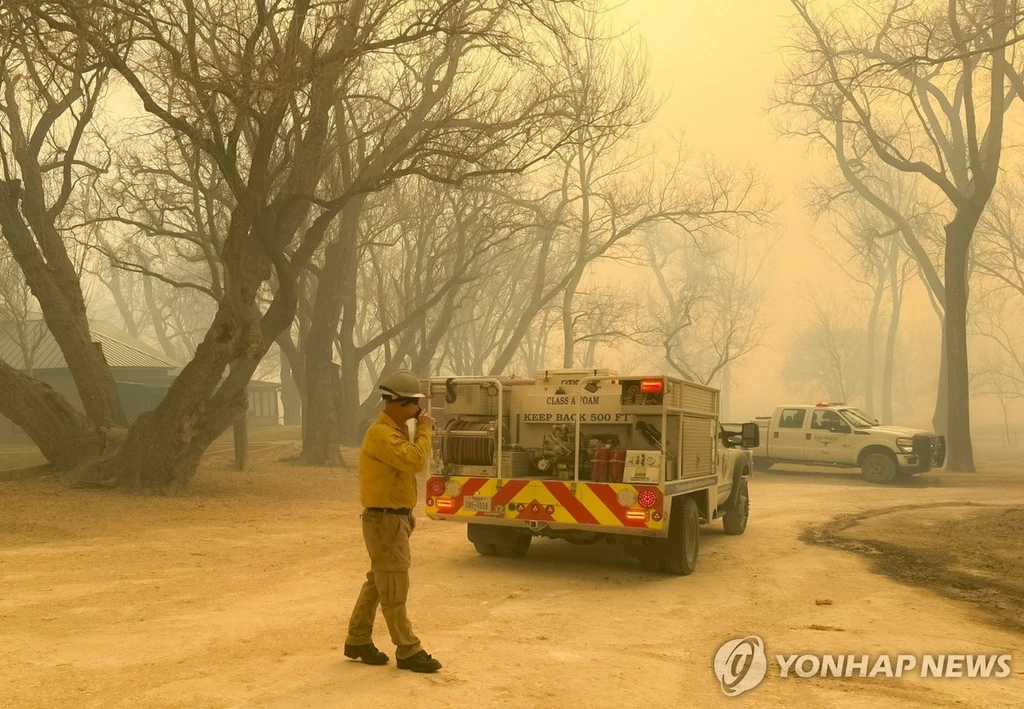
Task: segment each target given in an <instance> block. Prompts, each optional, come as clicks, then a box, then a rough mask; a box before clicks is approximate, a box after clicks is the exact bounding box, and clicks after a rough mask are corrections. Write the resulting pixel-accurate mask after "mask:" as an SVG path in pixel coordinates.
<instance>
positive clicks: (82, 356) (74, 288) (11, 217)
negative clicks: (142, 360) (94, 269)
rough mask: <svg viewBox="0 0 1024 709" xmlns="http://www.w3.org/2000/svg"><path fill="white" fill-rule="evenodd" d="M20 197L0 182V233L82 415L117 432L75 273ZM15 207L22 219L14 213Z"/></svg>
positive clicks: (15, 185) (109, 380)
mask: <svg viewBox="0 0 1024 709" xmlns="http://www.w3.org/2000/svg"><path fill="white" fill-rule="evenodd" d="M21 197H22V190H21V185H20V183H19V182H18V181H16V180H12V181H7V182H0V231H2V232H3V236H4V239H5V240H6V241H7V242H8V244H10V247H11V253H12V254H13V255H14V257H15V259H16V260H17V261H18V265H19V266H21V270H22V272H23V273H24V274H25V281H26V283H28V286H29V288H30V289H31V290H32V295H34V296H35V297H36V300H37V301H39V307H40V308H41V309H42V311H43V319H44V320H45V321H46V326H47V327H48V328H49V330H50V333H51V334H52V335H53V338H54V339H55V340H56V341H57V344H58V346H59V347H60V349H61V352H62V353H63V354H64V359H65V360H66V362H67V366H68V370H69V371H70V372H71V377H72V379H74V382H75V386H76V387H77V388H78V392H79V395H80V397H81V399H82V406H83V408H84V409H85V413H86V415H87V416H88V417H89V418H90V419H91V420H92V421H93V422H94V423H95V424H97V425H98V426H115V427H121V428H123V427H125V426H127V420H126V419H125V416H124V411H123V410H122V408H121V400H120V397H119V396H118V393H117V386H116V385H115V384H114V377H113V375H112V374H111V373H110V367H108V366H107V362H106V360H105V359H104V357H103V351H102V348H101V347H100V346H99V345H98V344H96V343H94V342H93V341H92V333H91V332H90V331H89V320H88V316H87V315H86V310H85V299H84V298H83V297H82V289H81V285H80V283H79V281H78V273H77V272H76V271H75V268H74V265H73V264H72V263H71V261H70V259H69V258H68V255H67V252H66V251H64V247H63V243H62V242H61V241H60V237H59V235H58V234H57V233H56V231H55V230H54V228H53V226H52V224H51V223H49V221H48V219H49V217H48V216H47V215H46V214H45V210H44V209H43V208H42V207H40V206H39V205H35V204H33V203H30V202H23V201H22V199H21ZM34 201H35V200H32V201H31V202H34ZM19 204H20V205H21V208H22V210H24V212H25V218H22V214H21V213H20V212H19V209H18V207H19ZM29 224H31V225H32V227H33V229H35V230H37V231H38V232H40V234H39V239H40V241H42V242H43V243H45V244H48V245H49V247H48V248H47V249H46V251H47V254H46V256H47V258H46V259H44V257H43V253H41V252H40V250H39V249H38V248H37V246H36V240H35V239H34V238H33V235H32V231H30V229H29Z"/></svg>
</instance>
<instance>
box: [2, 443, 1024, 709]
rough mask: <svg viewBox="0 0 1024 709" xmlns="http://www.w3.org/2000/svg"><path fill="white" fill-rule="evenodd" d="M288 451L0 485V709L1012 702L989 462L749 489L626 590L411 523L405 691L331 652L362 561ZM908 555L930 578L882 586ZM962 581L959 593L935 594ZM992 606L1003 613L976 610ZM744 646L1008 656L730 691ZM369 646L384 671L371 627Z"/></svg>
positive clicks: (1000, 476) (607, 552)
mask: <svg viewBox="0 0 1024 709" xmlns="http://www.w3.org/2000/svg"><path fill="white" fill-rule="evenodd" d="M288 435H289V434H288V432H284V433H281V432H279V433H278V434H276V437H277V439H278V440H269V441H263V442H260V443H256V444H254V446H253V451H252V453H251V456H250V468H249V470H248V471H247V472H243V473H236V472H234V471H232V470H231V467H230V465H231V453H230V447H229V446H228V445H226V444H218V445H217V446H216V447H215V448H214V449H213V451H212V452H211V454H210V455H209V456H208V459H207V461H206V463H205V464H204V466H203V469H202V470H201V472H200V474H199V476H198V477H197V480H196V482H195V485H194V488H193V490H192V492H191V494H190V495H189V496H188V497H185V498H179V499H154V498H143V497H126V496H123V495H120V494H118V493H109V492H95V491H82V490H70V489H67V488H64V487H62V486H60V485H58V484H57V483H56V482H54V481H51V480H47V479H39V480H33V481H21V482H11V483H0V697H2V698H3V699H2V700H0V704H2V705H3V706H5V707H11V708H22V707H24V708H32V709H35V708H37V707H96V708H97V709H100V708H102V709H115V708H118V707H124V708H127V707H132V708H135V707H168V708H171V707H190V708H191V707H217V708H221V707H246V708H248V707H253V708H259V707H281V708H289V707H339V708H343V709H347V708H349V707H353V708H355V707H380V706H395V705H402V706H408V707H417V708H418V707H460V708H461V707H473V708H475V707H488V706H518V707H544V708H547V707H551V706H554V705H556V704H562V705H565V706H579V707H616V708H617V709H618V708H621V707H623V706H639V707H645V708H648V707H650V708H655V707H718V706H721V707H729V706H732V707H737V706H748V707H787V708H790V709H792V708H793V707H808V708H810V707H813V708H814V709H819V708H827V707H835V708H837V709H846V708H848V707H850V708H854V709H856V708H859V707H863V708H865V709H866V708H868V707H870V708H872V709H874V708H876V707H896V706H899V707H948V706H961V707H985V708H986V709H989V708H991V707H1019V706H1021V699H1020V698H1021V697H1022V696H1024V654H1021V652H1020V651H1021V648H1022V645H1024V643H1022V640H1024V635H1022V634H1020V633H1018V632H1016V631H1015V628H1017V629H1020V622H1019V621H1020V606H1016V607H1014V606H1013V604H1012V603H1011V602H1010V601H1009V600H1008V599H1011V598H1013V597H1014V596H1013V594H1015V593H1019V592H1020V588H1021V559H1020V558H1019V550H1020V547H1021V542H1022V541H1024V540H1022V539H1021V533H1020V532H1021V528H1020V526H1019V524H1020V518H1021V516H1020V513H1019V512H1017V511H1011V510H1010V509H1009V508H1010V507H1014V506H1016V507H1019V506H1021V505H1024V468H1022V467H1021V466H1020V464H1019V463H1018V462H1017V461H1016V457H1015V456H1012V455H1010V454H1007V453H1002V452H998V451H996V452H995V453H997V454H998V457H994V455H990V456H989V457H988V458H985V457H982V464H983V466H985V472H983V473H979V474H975V475H955V474H949V473H944V472H938V473H928V474H926V475H922V476H919V477H917V478H915V479H914V480H913V481H912V482H910V483H908V484H906V485H904V486H901V487H877V486H872V485H869V484H867V483H864V482H862V481H861V479H860V478H859V477H858V476H856V475H854V474H851V473H842V472H822V471H813V470H810V471H807V470H804V471H800V472H797V471H796V470H795V469H793V470H790V471H787V470H780V471H773V472H769V473H758V474H756V475H755V477H754V479H753V481H752V483H751V496H752V500H753V502H752V513H751V514H752V516H751V522H750V526H749V527H748V529H747V533H746V534H745V535H744V536H742V537H729V536H726V535H725V534H723V533H722V532H721V525H720V524H719V523H716V524H713V525H710V526H708V527H705V528H704V536H703V538H702V548H701V558H700V564H699V567H698V570H697V572H696V573H695V574H694V575H692V576H689V577H685V578H678V577H668V576H650V575H646V574H644V573H642V572H641V571H640V570H639V569H638V567H637V566H636V564H635V562H633V561H632V560H631V559H629V558H627V557H625V556H623V555H622V554H621V553H620V552H619V551H618V550H617V549H616V548H614V547H610V546H605V545H600V546H595V547H584V548H580V547H574V546H571V545H568V544H564V543H561V542H557V541H551V540H540V541H538V542H536V543H535V544H534V547H533V548H532V549H531V550H530V553H529V554H528V555H527V556H526V557H525V558H523V559H495V558H490V557H480V556H477V555H476V553H475V552H474V551H473V548H472V547H471V546H470V545H469V543H468V542H467V541H466V539H465V528H464V527H462V526H461V525H455V524H450V523H449V524H446V523H440V522H433V521H431V520H429V519H426V518H425V517H423V516H422V515H420V518H419V526H418V527H417V530H416V533H415V534H414V536H413V554H414V568H413V593H412V599H411V602H410V612H411V615H412V618H413V622H414V623H415V625H416V628H417V630H418V632H419V634H420V636H421V638H422V639H423V641H424V643H425V645H426V647H427V650H428V651H429V652H431V653H433V654H434V655H435V656H436V657H438V658H439V659H440V660H441V661H442V662H443V663H444V665H445V667H444V669H443V670H442V671H441V672H440V673H438V674H436V675H431V676H420V675H412V674H410V673H406V672H399V671H397V670H396V669H395V667H394V663H393V660H392V664H390V665H388V666H386V667H366V666H363V665H361V664H360V663H355V662H350V661H347V660H345V659H344V658H343V657H342V655H341V645H342V643H343V641H344V629H345V623H346V621H347V617H348V612H349V610H350V608H351V603H352V601H353V600H354V597H355V594H356V592H357V590H358V588H359V585H360V584H361V582H362V579H363V574H364V573H365V567H366V564H367V561H366V558H365V551H364V549H363V547H362V541H361V538H360V533H359V519H358V513H359V508H358V500H357V497H356V492H355V473H354V472H353V471H350V470H343V471H326V470H316V469H308V468H301V467H294V466H291V465H288V464H284V463H281V462H279V461H280V460H281V459H283V458H286V457H288V456H291V455H294V454H295V452H296V445H297V444H295V443H294V442H293V441H290V440H288ZM349 459H350V460H353V459H354V458H351V457H350V458H349ZM940 503H941V504H944V505H947V506H943V507H936V506H931V507H923V508H922V509H919V510H902V511H897V512H888V513H885V514H873V511H878V510H882V509H888V508H893V507H904V506H908V505H913V506H920V505H936V504H940ZM949 503H953V504H952V505H950V504H949ZM963 503H974V504H978V505H991V506H995V507H993V508H988V507H986V508H980V507H979V508H974V507H964V506H963ZM837 515H847V517H842V518H840V519H839V520H838V521H832V520H833V519H834V518H835V517H836V516H837ZM830 521H832V522H831V524H830ZM1014 525H1018V526H1014ZM801 536H805V537H807V538H808V539H811V540H814V541H818V542H825V543H829V544H839V545H841V546H846V547H848V548H853V549H854V550H855V551H860V552H862V553H860V554H858V553H850V551H845V550H837V549H832V548H829V547H828V546H823V545H821V544H807V543H805V542H804V541H801ZM900 555H902V556H900ZM887 556H892V557H893V558H894V559H896V562H893V563H888V564H887V563H886V562H884V561H883V562H882V563H881V567H880V568H881V569H882V570H883V571H885V572H887V573H894V574H896V575H897V576H900V578H901V579H902V581H896V580H892V579H890V578H889V577H887V576H885V575H882V574H877V573H872V571H871V569H872V567H873V565H874V564H875V563H876V561H878V560H879V559H880V558H881V559H883V560H884V559H885V558H886V557H887ZM922 559H924V561H923V562H922V561H921V560H922ZM908 564H909V565H910V566H914V565H915V564H918V565H920V564H924V565H923V566H922V567H921V568H924V569H925V571H927V572H928V573H925V574H923V575H922V574H920V573H917V574H915V573H911V574H909V575H908V574H905V573H902V572H901V570H902V569H905V567H906V566H907V565H908ZM936 569H938V571H936ZM901 573H902V575H901ZM928 574H932V575H931V576H929V575H928ZM936 574H937V575H936ZM965 578H966V579H969V580H970V581H971V582H972V583H976V584H979V585H977V586H969V587H968V588H966V589H959V590H957V589H956V588H955V587H953V588H952V590H950V589H951V587H950V583H951V580H952V582H958V580H959V581H962V580H963V579H965ZM920 583H924V584H926V585H931V586H935V587H936V588H937V589H939V591H940V592H941V593H936V592H934V591H933V590H929V589H928V588H924V587H922V586H920V585H918V584H920ZM954 586H955V584H954ZM993 589H996V590H993ZM1000 589H1002V590H1000ZM942 594H952V595H957V594H959V596H960V597H961V598H964V597H967V598H978V599H980V600H981V604H980V605H979V604H976V603H972V602H967V601H964V600H956V599H954V598H950V597H948V596H946V595H942ZM826 599H827V600H828V601H830V602H831V603H830V604H827V605H826V604H819V603H818V601H825V600H826ZM995 603H1003V604H1004V605H1005V608H1003V609H998V608H996V612H995V614H993V613H992V612H990V610H989V608H991V607H994V606H993V604H995ZM747 634H758V635H760V636H761V637H763V638H764V639H765V642H766V644H767V646H768V651H769V654H772V653H776V652H778V653H790V652H812V653H828V652H834V653H841V652H849V653H856V654H863V653H868V654H876V653H881V652H890V653H894V654H895V653H897V652H910V653H924V652H963V653H986V652H1007V651H1009V652H1014V653H1015V654H1016V655H1017V657H1015V660H1014V675H1013V676H1012V677H1011V678H1009V679H1002V680H996V679H988V680H980V679H975V680H968V679H962V680H961V679H943V680H920V679H916V678H906V677H905V678H902V679H888V680H886V679H873V680H871V679H831V678H830V679H814V680H800V679H781V678H779V677H777V676H772V673H771V672H770V673H769V677H768V679H767V680H766V681H765V683H764V684H762V685H761V686H760V687H758V688H757V689H755V690H754V691H752V692H750V693H748V694H745V695H743V696H742V697H740V698H736V699H728V698H725V697H724V696H723V695H722V694H721V691H720V690H719V687H718V684H717V680H716V679H715V677H714V675H713V673H712V671H711V658H712V657H713V655H714V653H715V650H716V649H717V648H718V646H719V645H721V643H722V642H724V641H725V640H727V639H729V638H732V637H735V636H738V635H747ZM377 644H378V646H380V647H382V648H383V649H385V651H386V652H388V653H389V654H390V655H392V658H393V647H392V646H391V644H390V642H389V641H388V638H387V633H386V631H385V629H384V627H383V623H382V622H379V624H378V629H377Z"/></svg>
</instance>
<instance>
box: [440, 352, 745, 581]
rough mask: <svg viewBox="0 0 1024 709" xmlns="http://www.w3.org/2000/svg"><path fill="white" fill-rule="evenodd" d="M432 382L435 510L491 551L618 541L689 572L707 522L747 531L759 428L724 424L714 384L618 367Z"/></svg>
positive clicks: (653, 568)
mask: <svg viewBox="0 0 1024 709" xmlns="http://www.w3.org/2000/svg"><path fill="white" fill-rule="evenodd" d="M425 384H426V386H428V387H429V392H428V404H427V407H428V411H430V413H431V415H433V416H434V418H435V419H436V421H437V427H438V433H437V435H436V436H435V438H434V451H433V458H434V459H433V460H432V461H430V463H429V464H428V468H427V483H426V500H425V503H426V513H427V515H428V516H429V517H430V518H432V519H436V520H445V521H451V522H462V523H465V524H466V525H467V536H468V538H469V541H470V542H472V544H473V546H474V547H475V548H476V550H477V551H478V552H479V553H480V554H484V555H487V556H522V555H524V554H526V552H527V551H528V550H529V548H530V543H531V541H532V540H533V538H534V537H535V536H542V537H549V538H557V539H563V540H566V541H568V542H571V543H574V544H593V543H595V542H598V541H601V540H606V541H610V542H619V543H621V544H622V545H623V547H624V549H625V551H626V552H627V553H628V554H630V555H632V556H634V557H636V558H637V559H639V562H640V565H641V567H642V568H643V569H644V570H645V571H649V572H661V573H670V574H677V575H688V574H690V573H693V571H694V569H695V568H696V565H697V556H698V552H699V549H700V527H701V525H702V524H707V523H710V522H712V521H714V520H718V519H721V520H722V522H723V525H724V528H725V531H726V532H727V533H729V534H743V532H744V530H745V529H746V526H747V519H748V516H749V510H750V492H749V487H748V480H749V477H750V471H751V470H752V469H753V458H752V453H751V449H753V448H756V447H757V445H758V443H759V432H758V427H757V424H756V423H748V424H738V425H736V426H726V425H723V424H721V423H720V421H719V392H718V391H717V390H716V389H713V388H710V387H706V386H701V385H699V384H694V383H692V382H688V381H684V380H681V379H678V378H674V377H671V376H666V375H651V376H646V375H645V376H637V375H630V376H625V375H622V376H620V375H619V374H618V373H616V372H614V371H612V370H606V369H588V370H574V369H557V370H545V371H542V372H538V373H536V374H535V376H534V378H533V379H518V380H501V379H497V378H493V377H449V378H437V379H430V380H427V382H425Z"/></svg>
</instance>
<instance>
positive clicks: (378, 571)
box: [345, 510, 422, 659]
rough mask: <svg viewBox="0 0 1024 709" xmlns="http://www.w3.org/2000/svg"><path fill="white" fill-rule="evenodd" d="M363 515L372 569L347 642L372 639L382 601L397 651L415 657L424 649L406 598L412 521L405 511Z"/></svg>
mask: <svg viewBox="0 0 1024 709" xmlns="http://www.w3.org/2000/svg"><path fill="white" fill-rule="evenodd" d="M362 519H363V541H364V542H366V551H367V552H369V554H370V570H369V571H368V572H367V574H366V582H365V583H364V584H363V588H362V590H360V592H359V598H358V599H356V605H355V608H353V609H352V617H351V619H350V620H349V623H348V639H346V640H345V642H346V643H347V644H349V645H367V644H369V643H371V642H373V622H374V619H375V618H376V616H377V605H378V604H379V605H380V607H381V611H383V613H384V621H385V622H386V623H387V626H388V630H389V631H390V633H391V642H393V643H394V644H395V647H396V648H397V649H396V652H395V655H397V656H398V657H399V658H403V659H404V658H406V657H412V656H413V655H415V654H416V653H417V652H419V651H420V650H421V649H422V647H421V646H420V641H419V638H417V637H416V634H415V633H413V632H412V623H410V622H409V616H408V615H407V614H406V612H405V602H406V599H407V598H408V597H409V565H410V563H411V562H412V556H411V554H410V551H409V534H410V533H411V532H412V525H411V524H410V522H409V518H408V517H406V516H405V515H395V514H386V513H383V512H372V511H370V510H365V511H364V512H363V514H362Z"/></svg>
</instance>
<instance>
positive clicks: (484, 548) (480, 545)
mask: <svg viewBox="0 0 1024 709" xmlns="http://www.w3.org/2000/svg"><path fill="white" fill-rule="evenodd" d="M473 546H474V547H475V548H476V550H477V552H479V553H480V554H483V555H484V556H497V555H498V550H497V549H495V548H494V545H493V544H487V543H486V542H473Z"/></svg>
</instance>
